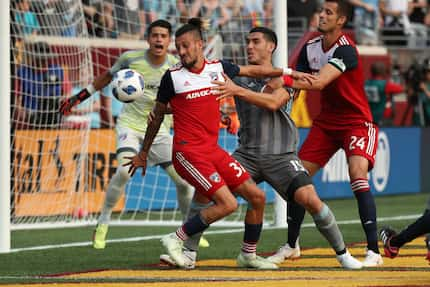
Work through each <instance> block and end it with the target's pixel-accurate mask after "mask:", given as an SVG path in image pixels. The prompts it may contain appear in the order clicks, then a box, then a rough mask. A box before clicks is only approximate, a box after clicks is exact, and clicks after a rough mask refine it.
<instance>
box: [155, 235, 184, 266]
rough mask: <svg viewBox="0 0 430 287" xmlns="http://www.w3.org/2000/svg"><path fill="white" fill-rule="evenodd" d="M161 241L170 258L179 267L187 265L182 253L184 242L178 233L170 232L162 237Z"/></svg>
mask: <svg viewBox="0 0 430 287" xmlns="http://www.w3.org/2000/svg"><path fill="white" fill-rule="evenodd" d="M160 241H161V243H162V244H163V246H164V249H165V250H166V251H167V254H168V255H169V256H170V258H171V259H172V260H173V261H174V262H175V263H176V265H177V266H179V267H185V259H184V255H183V254H182V246H183V245H184V242H183V241H182V240H181V239H180V238H179V237H178V236H177V235H176V233H175V232H173V233H169V234H167V235H165V236H163V237H162V238H161V240H160Z"/></svg>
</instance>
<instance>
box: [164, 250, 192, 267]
mask: <svg viewBox="0 0 430 287" xmlns="http://www.w3.org/2000/svg"><path fill="white" fill-rule="evenodd" d="M182 254H183V258H184V262H185V265H184V268H185V269H194V268H195V267H196V257H197V252H195V251H190V250H183V252H182ZM160 263H162V264H165V265H168V266H171V267H179V266H178V264H176V262H175V261H174V260H173V259H172V258H171V257H170V256H169V255H168V254H161V255H160Z"/></svg>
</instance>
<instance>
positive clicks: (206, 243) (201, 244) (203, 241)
mask: <svg viewBox="0 0 430 287" xmlns="http://www.w3.org/2000/svg"><path fill="white" fill-rule="evenodd" d="M209 246H210V244H209V241H208V240H207V239H206V238H204V237H203V236H202V237H200V241H199V247H202V248H207V247H209Z"/></svg>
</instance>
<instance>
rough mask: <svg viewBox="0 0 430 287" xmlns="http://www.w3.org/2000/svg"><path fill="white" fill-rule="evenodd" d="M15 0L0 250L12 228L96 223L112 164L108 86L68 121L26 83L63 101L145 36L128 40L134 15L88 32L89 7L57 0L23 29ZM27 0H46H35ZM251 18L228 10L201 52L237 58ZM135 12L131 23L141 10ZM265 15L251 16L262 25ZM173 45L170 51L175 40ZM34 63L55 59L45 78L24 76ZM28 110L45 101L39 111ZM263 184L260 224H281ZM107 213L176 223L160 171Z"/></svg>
mask: <svg viewBox="0 0 430 287" xmlns="http://www.w3.org/2000/svg"><path fill="white" fill-rule="evenodd" d="M15 2H16V1H12V3H11V2H10V1H1V4H0V8H2V11H1V12H0V13H1V15H2V16H3V17H2V18H1V20H0V31H1V35H2V36H3V37H4V39H9V46H10V50H8V49H2V51H0V82H1V83H2V84H1V85H0V89H1V91H2V95H3V96H2V97H1V99H0V120H1V122H0V127H1V128H0V133H1V134H0V162H1V164H0V253H1V252H8V251H10V248H11V244H10V241H11V238H10V237H11V230H16V229H27V228H28V229H34V228H55V227H67V226H77V225H90V224H91V225H92V224H95V221H96V218H97V216H98V214H99V211H100V208H101V204H102V201H103V198H104V196H103V195H104V192H105V191H106V188H107V184H108V181H109V178H110V177H111V176H112V174H113V172H114V170H115V166H116V160H115V132H114V130H113V128H112V126H113V121H112V119H113V117H112V115H111V114H110V108H107V110H103V107H105V106H106V105H107V107H110V106H111V105H113V102H112V100H111V97H110V96H109V93H110V89H109V87H108V88H106V89H105V90H104V91H102V93H101V94H100V95H99V96H98V97H92V98H91V99H90V100H87V105H86V106H85V107H83V108H82V109H81V110H80V111H79V113H77V114H76V115H75V116H74V117H73V118H67V119H66V118H64V117H59V116H58V115H59V113H58V101H55V102H54V101H52V98H49V97H48V96H47V95H45V94H43V93H42V96H40V99H39V98H38V97H39V95H37V94H36V93H35V94H32V92H31V91H33V90H32V88H33V85H35V86H37V85H39V83H36V84H35V83H34V82H37V81H40V85H41V86H42V89H47V91H48V92H46V93H52V95H54V94H55V95H57V94H58V91H57V90H56V89H60V90H59V91H60V93H61V95H60V96H61V99H64V98H65V97H68V96H71V95H72V94H74V93H76V91H77V90H79V87H85V86H86V85H87V84H88V83H89V82H90V81H91V80H93V77H94V76H95V75H98V74H100V73H101V72H103V71H106V69H108V68H109V67H110V66H111V65H112V64H113V63H114V62H115V60H116V58H117V57H118V55H119V54H120V53H122V52H124V51H126V50H130V49H142V48H144V47H146V42H144V41H139V40H138V39H130V36H131V38H133V36H134V35H135V34H136V33H140V31H139V30H136V27H137V26H136V25H135V24H136V23H133V22H132V21H133V17H129V18H127V19H126V20H127V21H128V22H127V21H125V22H124V21H123V23H122V25H123V26H122V28H121V29H122V32H124V29H131V30H130V31H128V30H126V31H125V32H126V33H124V34H125V35H128V36H127V37H129V38H125V37H122V36H121V35H120V32H118V34H115V35H114V36H113V37H117V38H109V37H106V35H105V36H103V37H101V38H100V37H95V36H93V37H91V36H90V35H89V32H88V30H87V29H89V28H88V27H89V26H88V25H87V24H88V19H86V18H85V17H84V12H88V11H87V10H86V9H84V7H83V5H82V2H81V1H69V0H59V1H53V2H52V3H54V2H55V4H53V5H55V6H49V7H48V6H47V7H45V8H43V9H41V8H40V7H39V9H38V10H37V9H36V11H37V12H35V16H37V18H38V19H39V27H38V28H37V27H36V28H34V27H30V28H32V29H35V30H36V31H30V32H28V31H27V30H26V29H27V28H28V27H27V28H26V27H24V26H23V24H22V23H18V21H17V20H16V17H13V15H17V13H19V12H21V10H19V9H21V7H18V6H17V4H16V3H15ZM29 2H30V3H33V4H34V3H36V4H37V5H45V4H46V3H45V2H46V1H39V0H29ZM90 2H91V1H90ZM94 2H97V3H99V4H100V3H101V5H102V6H103V5H104V3H108V4H109V5H111V4H112V1H108V0H101V1H94ZM230 2H231V1H230ZM232 2H234V1H232ZM286 2H287V1H284V0H273V4H274V5H273V14H272V15H273V24H274V27H275V31H276V32H277V35H278V48H277V52H276V54H275V66H279V67H282V66H286V65H287V62H288V52H287V51H288V47H287V7H286V6H287V4H286ZM14 3H15V4H14ZM43 3H45V4H43ZM46 5H48V4H46ZM109 5H108V6H109ZM103 7H104V6H103ZM99 8H100V7H99ZM113 8H114V9H117V8H120V9H119V10H121V9H124V7H113ZM187 8H189V9H190V8H191V7H187ZM103 9H104V8H103ZM115 11H116V10H115ZM6 13H8V14H6ZM97 13H102V12H100V11H99V12H97ZM103 13H104V12H103ZM9 15H12V16H11V17H12V18H10V17H9ZM94 15H96V14H94ZM94 15H93V16H94ZM97 15H98V16H100V15H101V14H100V15H99V14H97ZM113 15H120V14H113ZM45 16H46V17H45ZM100 17H101V16H100ZM115 17H116V16H115ZM118 17H119V16H118ZM148 17H149V16H148ZM251 18H252V17H248V16H247V15H245V14H244V13H242V14H241V13H239V14H238V15H230V20H229V21H228V22H227V23H225V24H224V26H223V29H222V31H218V32H216V34H215V35H209V34H208V35H206V36H207V37H208V45H207V47H206V49H205V53H206V55H207V57H217V58H220V57H223V58H226V59H230V60H233V61H234V62H236V63H238V64H245V63H246V48H245V47H246V39H245V35H246V34H247V32H248V31H249V28H250V27H251V26H249V25H250V23H251V22H252V24H255V23H254V22H253V21H254V20H255V19H251ZM92 19H93V18H92ZM118 19H119V18H115V20H118ZM134 19H135V20H137V21H139V20H138V19H139V17H138V18H134ZM257 20H258V19H257ZM265 20H266V19H263V20H261V19H259V21H260V23H261V25H264V21H265ZM179 22H180V21H179V16H178V18H177V19H173V20H172V23H176V27H178V26H179V25H180V23H179ZM256 22H258V21H256ZM118 23H119V22H118ZM215 23H216V21H215ZM92 24H94V23H92ZM17 26H19V27H18V28H17ZM130 27H131V28H130ZM133 27H134V28H133ZM117 28H118V29H119V28H120V27H119V24H118V26H117ZM119 30H120V29H119ZM119 30H118V31H119ZM9 31H11V34H9ZM109 35H110V34H109ZM110 36H112V35H110ZM12 39H13V40H12ZM15 40H16V41H15ZM15 42H16V43H15ZM40 43H43V45H39V44H40ZM171 50H172V51H173V50H174V45H173V43H172V45H171ZM173 52H174V51H173ZM11 59H12V62H11ZM40 61H46V62H49V63H50V64H53V66H52V67H51V68H50V69H51V70H49V71H50V72H51V74H49V75H48V76H47V77H42V78H37V76H34V75H33V74H32V73H33V72H32V69H37V68H38V67H39V65H40ZM11 68H12V70H11V72H10V69H11ZM25 77H29V79H27V80H28V81H27V82H25V81H23V78H25ZM31 77H35V78H31ZM23 82H24V84H23ZM48 86H49V87H48ZM37 87H39V86H37ZM9 95H10V97H9ZM52 95H51V94H49V96H52ZM34 101H37V103H36V102H34ZM36 107H38V108H40V107H43V111H42V113H41V112H39V111H37V110H36ZM99 109H101V112H99V113H98V114H99V115H101V118H100V119H99V122H98V123H99V127H100V126H101V127H103V128H95V129H94V128H91V124H92V122H91V116H93V115H94V114H95V113H97V112H96V111H98V110H99ZM92 112H93V113H92ZM104 120H106V121H105V122H101V121H104ZM69 121H70V122H69ZM100 122H101V124H100ZM220 144H221V145H222V146H223V147H224V148H225V149H227V150H228V151H229V152H231V151H233V150H234V148H235V147H236V145H237V138H236V137H235V136H232V135H230V134H228V133H227V132H226V131H225V129H221V130H220ZM137 173H139V172H137ZM263 188H264V189H265V190H266V191H267V192H268V194H270V198H271V202H270V203H271V205H270V208H267V210H268V212H266V214H265V222H266V223H268V224H273V225H276V226H285V225H286V205H285V202H284V201H283V199H281V198H280V197H279V196H278V195H277V194H276V193H274V192H273V190H272V189H271V188H270V187H269V186H268V185H267V184H264V185H263ZM241 203H242V204H241V206H240V208H239V210H238V211H237V212H235V213H234V215H232V216H230V217H229V218H228V219H227V220H225V221H223V223H222V224H225V225H233V226H241V225H242V224H243V223H242V220H243V217H244V213H245V211H246V207H247V205H246V204H245V203H244V202H243V201H241ZM272 206H273V208H272ZM273 210H275V211H273ZM114 211H115V215H114V216H113V220H112V224H130V225H136V224H144V225H179V224H180V222H181V216H180V212H179V210H178V208H177V202H176V194H175V189H174V185H173V183H172V182H171V181H170V179H169V178H168V177H167V175H166V174H165V173H164V172H163V171H162V170H161V169H160V168H150V169H148V172H147V175H146V176H145V178H141V177H140V176H139V175H135V177H134V178H133V180H132V181H131V182H130V183H129V184H128V185H127V187H126V190H125V195H124V196H123V197H122V198H121V200H120V202H119V203H118V205H117V206H116V208H115V210H114Z"/></svg>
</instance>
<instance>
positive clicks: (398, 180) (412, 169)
mask: <svg viewBox="0 0 430 287" xmlns="http://www.w3.org/2000/svg"><path fill="white" fill-rule="evenodd" d="M299 132H300V140H301V142H303V140H304V139H305V138H306V136H307V134H308V132H309V129H300V130H299ZM219 144H220V145H221V146H223V147H224V148H225V149H226V150H228V151H229V152H232V151H233V150H234V149H235V148H236V145H237V139H236V136H233V135H230V134H228V133H227V132H226V131H225V129H221V130H220V140H219ZM420 155H421V129H419V128H381V129H380V130H379V139H378V151H377V154H376V163H375V167H374V169H373V170H372V171H371V172H370V173H369V179H370V180H369V183H370V186H371V190H372V192H373V193H374V194H375V195H377V196H378V195H387V194H400V193H417V192H421V156H420ZM137 173H139V171H138V172H137ZM313 181H314V184H315V187H316V190H317V192H318V194H319V195H320V197H321V198H323V199H330V198H348V197H352V196H353V194H352V191H351V188H350V184H349V176H348V167H347V164H346V158H345V153H344V152H343V151H339V152H338V153H336V154H335V156H334V157H332V158H331V160H330V161H329V162H328V163H327V165H326V166H325V167H324V168H322V169H321V171H319V172H318V173H317V174H316V175H315V176H314V178H313ZM142 182H143V183H144V184H143V185H142ZM260 187H261V188H263V189H264V190H265V191H266V192H267V201H268V202H273V200H274V192H273V189H272V188H271V187H270V186H269V185H268V184H265V183H264V184H262V185H260ZM126 196H127V200H126V209H136V208H139V209H144V210H146V209H159V208H161V207H163V208H166V207H167V208H169V207H171V208H174V207H175V206H176V190H175V186H174V184H173V183H172V182H171V181H170V179H169V178H168V177H167V175H166V173H165V172H164V171H163V170H162V169H161V168H159V167H156V168H154V167H152V168H149V169H148V171H147V174H146V176H145V177H144V178H142V177H141V176H140V174H137V175H135V176H134V177H133V179H132V180H131V182H130V183H129V184H128V185H127V188H126ZM149 199H151V200H149ZM154 199H155V201H154ZM149 202H151V204H149Z"/></svg>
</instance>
